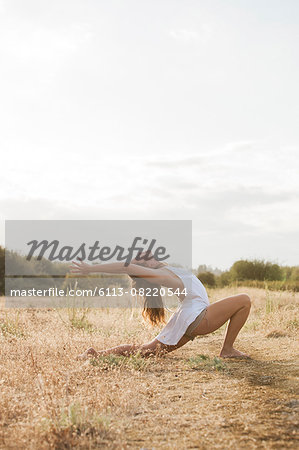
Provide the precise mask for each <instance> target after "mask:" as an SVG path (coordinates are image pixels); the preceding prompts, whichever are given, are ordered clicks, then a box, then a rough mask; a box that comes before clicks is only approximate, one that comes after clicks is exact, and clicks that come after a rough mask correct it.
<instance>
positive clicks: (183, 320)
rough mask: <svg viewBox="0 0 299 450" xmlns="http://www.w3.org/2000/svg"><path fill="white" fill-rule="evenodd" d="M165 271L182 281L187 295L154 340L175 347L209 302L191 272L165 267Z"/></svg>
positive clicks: (202, 286) (203, 288) (201, 285)
mask: <svg viewBox="0 0 299 450" xmlns="http://www.w3.org/2000/svg"><path fill="white" fill-rule="evenodd" d="M165 269H167V270H171V272H173V273H174V274H175V275H177V276H178V277H179V278H180V279H181V280H182V282H183V285H184V288H186V291H185V292H186V293H187V295H186V297H185V298H184V300H183V301H182V302H181V304H180V306H179V308H178V309H177V311H176V312H175V313H174V314H172V316H171V317H170V319H169V321H168V322H167V324H166V325H165V327H164V328H163V329H162V331H161V332H160V333H159V334H158V336H156V339H157V340H158V341H160V342H162V343H163V344H167V345H176V344H177V343H178V342H179V340H180V339H181V337H182V336H184V334H185V332H186V330H187V328H188V327H189V325H190V324H191V323H192V322H193V321H194V320H195V319H196V317H197V316H198V315H199V314H200V313H201V312H202V311H203V310H204V309H205V308H206V307H207V306H209V304H210V302H209V298H208V294H207V291H206V289H205V287H204V285H203V284H202V283H201V282H200V281H199V279H198V278H196V276H195V275H193V274H192V273H191V272H188V271H187V270H185V269H181V268H178V267H172V266H167V267H165Z"/></svg>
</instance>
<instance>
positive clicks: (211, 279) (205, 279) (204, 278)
mask: <svg viewBox="0 0 299 450" xmlns="http://www.w3.org/2000/svg"><path fill="white" fill-rule="evenodd" d="M197 278H198V279H199V280H200V281H201V282H202V283H203V284H205V285H206V286H208V287H215V286H216V278H215V275H214V274H213V273H212V272H200V273H198V274H197Z"/></svg>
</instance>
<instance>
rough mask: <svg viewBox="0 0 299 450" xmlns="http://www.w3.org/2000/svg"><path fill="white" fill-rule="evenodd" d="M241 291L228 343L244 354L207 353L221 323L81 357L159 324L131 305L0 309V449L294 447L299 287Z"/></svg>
mask: <svg viewBox="0 0 299 450" xmlns="http://www.w3.org/2000/svg"><path fill="white" fill-rule="evenodd" d="M236 291H237V290H234V291H232V290H231V289H222V290H217V291H216V290H215V291H210V297H211V300H212V301H213V300H216V299H220V298H223V297H225V296H228V295H232V294H235V293H236ZM241 291H244V288H240V289H239V292H241ZM246 291H247V292H248V293H249V294H250V296H251V297H252V299H253V302H254V304H253V308H252V313H251V315H250V319H249V321H248V323H247V324H246V326H245V327H244V329H243V330H242V332H241V334H240V336H239V338H238V341H237V344H238V345H237V347H238V348H240V350H243V351H246V352H248V353H250V354H251V355H252V357H253V358H254V359H253V360H252V361H227V360H225V361H223V360H221V359H219V358H218V357H217V356H218V352H219V350H220V346H221V342H222V335H223V329H222V330H219V331H217V332H215V333H213V334H211V335H209V336H206V337H202V338H198V339H195V340H194V341H193V342H190V343H188V344H187V345H186V346H185V347H183V348H181V349H179V350H177V351H176V352H174V353H171V354H169V355H167V356H165V357H152V358H148V359H142V358H141V357H140V356H138V355H137V356H134V357H131V358H128V359H126V358H121V357H115V356H112V357H106V358H102V359H100V360H93V361H91V362H89V361H88V362H84V363H82V362H78V361H76V360H75V357H76V355H77V354H78V353H80V352H82V351H83V350H84V349H85V348H86V347H89V346H91V345H92V346H94V347H95V348H97V349H101V348H104V347H111V346H114V345H117V344H119V343H128V342H143V341H146V340H149V339H152V338H153V337H154V336H155V334H156V333H157V331H158V330H152V329H150V328H147V327H146V326H145V325H144V324H143V322H142V320H141V318H140V311H139V310H136V311H134V313H133V314H132V313H131V311H129V310H90V311H88V312H87V313H86V311H85V312H84V311H78V312H77V313H74V311H71V312H70V311H68V310H60V311H54V310H49V311H47V310H33V309H32V310H29V309H28V310H23V311H20V312H17V311H15V310H6V309H4V308H2V309H0V352H1V353H0V354H1V366H0V448H5V449H10V448H14V449H15V448H28V449H48V448H53V449H70V448H84V449H89V448H90V449H92V448H117V449H121V448H136V449H141V448H165V449H167V448H168V449H172V448H178V449H183V448H200V449H214V448H221V449H223V448H234V449H235V448H237V449H239V448H244V449H245V448H246V449H247V448H250V449H251V448H267V449H269V448H276V449H282V448H295V447H296V438H298V435H297V434H296V432H297V428H296V427H297V426H298V409H299V400H298V397H297V393H296V390H295V387H296V384H295V383H296V373H297V370H298V366H296V359H295V356H296V350H297V349H296V336H298V327H299V319H298V315H297V316H296V314H297V312H298V299H299V294H294V293H288V292H270V293H269V292H266V291H264V290H260V289H254V288H250V289H246Z"/></svg>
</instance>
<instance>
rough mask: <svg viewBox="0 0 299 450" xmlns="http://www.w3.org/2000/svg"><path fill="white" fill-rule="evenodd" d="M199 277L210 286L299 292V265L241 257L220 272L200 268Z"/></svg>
mask: <svg viewBox="0 0 299 450" xmlns="http://www.w3.org/2000/svg"><path fill="white" fill-rule="evenodd" d="M202 268H203V266H200V269H202ZM218 272H219V271H218ZM197 277H198V279H199V280H200V281H201V282H202V283H203V284H204V285H206V286H207V287H210V288H216V287H220V288H222V287H225V286H232V285H233V286H248V287H260V288H268V289H272V290H292V291H296V292H299V266H280V265H278V264H274V263H271V262H269V261H264V260H258V259H254V260H248V259H240V260H239V261H236V262H235V263H234V264H233V265H232V266H231V268H230V269H229V270H227V271H225V272H222V273H220V274H219V273H218V274H217V273H216V274H215V273H213V272H212V271H210V270H204V271H202V270H199V271H197Z"/></svg>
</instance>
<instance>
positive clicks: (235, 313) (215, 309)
mask: <svg viewBox="0 0 299 450" xmlns="http://www.w3.org/2000/svg"><path fill="white" fill-rule="evenodd" d="M250 306H251V301H250V298H249V296H248V295H247V294H239V295H234V296H232V297H227V298H225V299H223V300H220V301H218V302H215V303H212V305H210V306H209V307H208V309H207V313H206V315H205V317H204V319H203V320H202V322H201V323H200V324H199V325H198V327H197V328H196V329H195V330H194V331H193V333H192V334H193V335H194V336H197V335H203V334H208V333H212V332H213V331H215V330H217V329H218V328H220V327H221V326H222V325H223V324H224V323H225V322H226V321H227V320H229V323H228V326H227V329H226V333H225V339H224V342H223V346H222V350H221V353H220V356H222V357H223V358H229V357H246V356H247V355H245V354H244V353H242V352H239V351H238V350H236V349H235V348H234V347H233V344H234V342H235V340H236V337H237V336H238V334H239V331H240V330H241V328H242V327H243V325H244V323H245V322H246V320H247V317H248V314H249V311H250Z"/></svg>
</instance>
